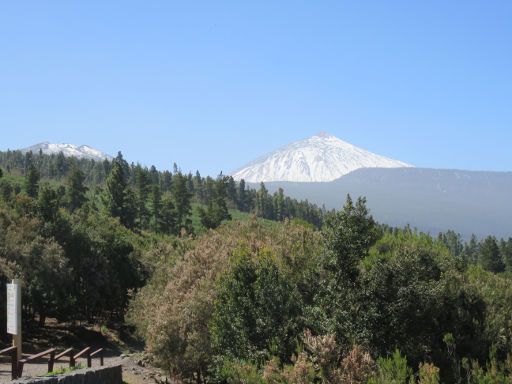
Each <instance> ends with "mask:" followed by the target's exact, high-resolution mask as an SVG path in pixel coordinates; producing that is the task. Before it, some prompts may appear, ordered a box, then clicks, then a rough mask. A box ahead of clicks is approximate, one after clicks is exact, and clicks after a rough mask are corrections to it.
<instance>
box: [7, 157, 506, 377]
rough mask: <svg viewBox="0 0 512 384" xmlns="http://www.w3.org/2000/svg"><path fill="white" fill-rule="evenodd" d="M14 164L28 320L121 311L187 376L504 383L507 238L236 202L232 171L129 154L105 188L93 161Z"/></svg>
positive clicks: (163, 361)
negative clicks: (147, 161) (204, 173)
mask: <svg viewBox="0 0 512 384" xmlns="http://www.w3.org/2000/svg"><path fill="white" fill-rule="evenodd" d="M17 156H18V154H12V153H11V154H9V155H5V156H4V157H2V161H3V164H4V166H5V164H6V163H9V162H8V161H7V160H9V161H10V163H9V164H11V165H10V166H9V169H8V170H9V172H5V173H3V172H2V174H1V176H0V279H1V280H2V284H1V285H0V291H1V292H0V294H3V295H5V291H4V289H5V284H4V283H5V282H7V281H8V280H10V279H11V278H14V277H17V278H20V279H21V280H22V283H23V284H24V292H25V296H24V313H25V319H31V318H35V317H36V315H37V318H38V319H39V321H40V325H41V326H43V325H44V320H45V318H46V317H49V316H51V317H56V318H57V319H59V320H79V321H88V322H99V323H102V322H105V321H108V320H111V319H116V320H118V321H119V320H121V321H122V320H123V319H124V318H125V315H126V314H127V315H128V316H127V319H128V320H129V322H130V323H131V324H133V325H134V326H135V328H136V329H137V332H138V334H139V335H140V336H141V337H142V338H143V340H144V341H145V343H146V346H147V349H148V351H149V352H151V354H152V355H153V357H154V359H155V362H156V363H158V364H159V365H160V366H162V367H164V368H165V369H166V370H168V371H169V372H171V373H173V374H174V375H175V376H178V377H181V378H182V379H183V380H184V381H195V382H212V383H213V382H219V383H317V382H325V383H407V382H421V383H437V382H443V383H461V382H467V383H509V382H512V378H511V370H512V358H511V353H512V351H511V349H512V323H511V321H512V320H511V319H512V313H511V312H512V309H511V307H510V303H511V302H512V301H511V299H512V287H511V284H510V283H511V277H510V273H511V271H512V239H509V240H497V239H495V238H493V237H488V238H486V239H483V240H482V241H479V240H477V239H476V238H474V237H473V238H472V239H470V241H468V242H467V243H464V242H463V241H462V240H461V238H460V236H458V235H457V234H455V233H453V232H447V233H444V234H440V235H439V236H438V237H437V238H435V239H434V238H432V237H431V236H429V235H426V234H422V233H417V232H416V231H414V230H411V229H410V228H405V229H391V228H387V227H384V226H379V225H377V224H376V223H375V222H374V221H373V219H372V218H371V216H370V215H369V212H368V211H367V209H366V206H365V202H364V200H362V199H359V200H358V201H356V202H353V201H352V200H350V199H348V200H347V202H346V204H345V207H344V208H343V209H342V210H341V211H340V212H337V213H335V214H334V213H328V212H325V211H322V210H318V209H317V208H315V207H313V206H311V205H309V204H308V203H307V202H294V201H293V200H291V199H289V200H287V198H284V199H281V196H280V194H279V193H278V194H276V195H274V196H272V197H270V196H268V195H265V194H264V192H262V191H261V189H262V188H264V186H262V188H260V191H258V192H255V191H254V192H248V193H247V195H244V194H240V193H241V192H240V191H241V190H242V189H243V188H242V187H241V186H240V185H235V189H234V190H235V191H237V192H236V198H235V197H233V198H230V197H229V193H228V192H227V191H228V190H231V191H232V190H233V188H232V187H230V184H231V181H230V180H229V179H226V178H223V177H219V178H218V179H217V180H213V179H211V180H210V181H208V180H206V179H201V178H198V179H194V178H192V181H191V182H190V180H191V178H190V177H188V176H185V175H183V174H181V172H179V170H177V169H176V170H175V172H174V173H172V174H171V173H169V175H170V179H169V178H167V179H166V177H167V176H166V175H167V174H166V173H165V172H164V173H158V172H156V173H155V172H152V170H147V169H146V170H144V169H143V168H142V167H138V166H133V165H132V166H128V164H126V162H124V160H123V159H122V157H121V156H119V157H118V158H117V159H116V160H114V161H113V162H112V163H111V164H110V163H109V164H107V163H104V164H102V165H101V166H102V167H103V169H104V171H105V170H108V172H107V173H106V174H105V179H104V184H101V183H100V182H98V184H95V183H94V182H92V181H91V180H89V184H88V182H87V181H86V180H87V178H88V177H89V178H91V177H92V176H91V175H96V173H95V172H96V171H94V172H92V173H89V174H88V176H86V174H85V173H84V171H83V169H84V168H86V167H87V166H91V167H92V168H91V169H96V170H98V169H99V168H98V167H99V166H98V165H97V164H95V163H94V162H77V163H75V162H74V160H70V159H64V160H63V159H62V158H61V157H59V156H48V157H45V156H44V155H37V156H35V160H34V158H32V159H31V157H30V156H28V157H25V158H24V159H23V162H24V163H23V162H22V163H23V164H25V168H23V169H21V168H16V167H15V166H13V164H14V165H16V164H17V163H16V161H15V160H16V159H17ZM6 159H7V160H6ZM62 161H63V162H62ZM64 166H65V167H64ZM59 167H60V168H59ZM62 167H64V168H62ZM100 168H101V167H100ZM42 171H44V172H47V174H46V175H45V176H44V177H41V172H42ZM52 172H53V173H52ZM141 172H142V173H141ZM97 174H101V172H99V171H98V173H97ZM142 174H143V175H145V176H141V175H142ZM137 175H138V176H137ZM147 177H148V178H147ZM141 180H142V181H141ZM143 180H146V181H147V180H149V181H147V182H144V181H143ZM165 180H167V181H169V180H170V184H169V185H167V186H166V187H165V188H163V187H162V186H163V185H165V183H166V181H165ZM194 180H201V183H202V184H201V185H203V189H198V187H197V186H198V185H199V184H198V183H196V184H194ZM208 183H209V185H210V187H205V185H208ZM243 190H245V189H243ZM199 191H202V192H199ZM204 191H210V192H208V193H207V194H206V195H208V196H209V197H208V198H207V199H205V200H201V199H202V197H201V194H202V193H204ZM206 195H204V196H206ZM240 196H253V198H251V199H249V200H247V201H252V203H250V204H249V206H250V209H249V211H251V212H253V213H255V214H256V215H258V216H260V217H263V218H264V217H267V218H272V219H275V220H277V221H275V222H273V221H265V220H261V219H257V218H256V217H253V218H252V219H248V216H247V213H243V212H244V210H240V209H238V210H235V209H236V208H237V207H238V208H239V206H237V204H240V202H241V201H244V199H240ZM283 196H284V195H283ZM286 201H287V203H283V202H286ZM265 207H266V208H265ZM293 207H295V208H293ZM298 207H302V208H300V209H299V208H298ZM244 209H245V208H244ZM265 209H267V211H265ZM293 209H298V210H297V211H296V212H302V213H301V214H297V215H294V214H293ZM245 212H247V209H245ZM265 212H267V213H265ZM276 212H280V213H279V214H277V213H276ZM315 212H316V213H315ZM270 213H272V215H270ZM317 213H318V215H319V216H317ZM232 214H233V216H236V217H237V218H243V219H244V221H243V222H240V221H229V217H228V216H231V215H232ZM287 217H289V218H294V219H292V220H291V221H290V220H288V219H286V218H287ZM297 217H298V218H300V219H302V220H297V219H296V218H297ZM318 218H321V220H320V221H318V220H317V219H318ZM222 223H224V224H222ZM320 226H321V227H322V229H321V230H318V228H319V227H320ZM209 228H217V229H215V230H207V229H209ZM2 292H3V293H2ZM2 305H5V303H3V302H2ZM127 311H128V312H127ZM4 314H5V308H4V309H1V308H0V320H1V321H2V322H5V317H4Z"/></svg>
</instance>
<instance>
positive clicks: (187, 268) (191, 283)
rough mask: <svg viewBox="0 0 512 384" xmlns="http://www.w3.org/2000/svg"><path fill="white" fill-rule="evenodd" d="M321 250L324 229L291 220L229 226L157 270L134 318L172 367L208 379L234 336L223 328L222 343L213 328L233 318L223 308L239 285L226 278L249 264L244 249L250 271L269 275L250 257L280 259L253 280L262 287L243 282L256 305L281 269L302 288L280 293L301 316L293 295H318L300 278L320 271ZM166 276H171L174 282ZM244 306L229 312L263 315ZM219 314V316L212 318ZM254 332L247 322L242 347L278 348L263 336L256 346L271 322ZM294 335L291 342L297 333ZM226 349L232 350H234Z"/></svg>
mask: <svg viewBox="0 0 512 384" xmlns="http://www.w3.org/2000/svg"><path fill="white" fill-rule="evenodd" d="M319 248H320V237H319V235H318V233H315V232H314V231H312V230H311V229H308V228H305V227H304V226H300V225H293V224H291V223H285V224H282V225H277V224H268V223H263V222H260V221H256V220H254V221H247V222H243V223H240V222H239V223H228V224H225V225H223V226H221V227H220V228H219V229H218V230H216V231H210V232H208V233H207V234H205V235H204V236H202V237H201V238H199V239H198V240H197V243H196V244H195V247H194V248H193V249H191V250H189V251H187V252H186V253H185V254H184V255H182V256H180V257H179V259H178V260H177V261H176V263H175V264H171V265H168V266H167V267H166V268H165V267H162V268H165V270H164V271H163V272H162V273H157V274H156V275H155V277H154V278H153V279H152V280H151V281H150V282H149V284H148V285H147V286H146V287H144V288H143V289H142V290H141V291H140V293H139V294H138V295H137V297H136V299H135V301H134V302H133V304H132V308H131V311H130V318H131V321H132V322H133V323H134V324H135V325H137V328H138V330H139V333H140V334H141V335H142V336H143V337H144V338H145V340H146V344H147V347H148V350H149V351H151V352H153V353H154V355H155V357H156V359H157V360H158V361H159V362H160V364H162V365H163V366H164V367H166V368H167V369H168V370H169V371H171V372H176V373H179V374H181V375H183V376H184V377H192V376H194V375H195V376H196V377H199V378H201V377H205V375H206V374H207V372H208V370H209V369H210V368H211V365H212V363H213V362H214V360H215V359H214V356H219V353H223V351H222V350H219V349H217V348H216V346H217V347H220V346H221V345H224V343H225V342H226V341H225V337H226V336H227V334H225V333H224V332H228V330H226V329H218V332H217V333H216V334H215V337H216V338H217V341H216V344H215V345H214V343H212V333H211V331H210V328H209V326H210V325H212V324H215V323H216V324H217V326H220V325H221V324H222V322H223V321H224V320H227V319H223V318H222V317H221V314H222V311H227V310H228V309H229V310H231V309H233V310H234V309H235V308H227V307H226V308H223V305H226V306H229V305H231V303H232V302H231V301H230V300H232V299H233V300H234V299H235V298H234V297H233V296H232V294H233V293H235V292H236V289H235V287H232V286H230V284H231V283H233V284H237V283H238V282H237V280H236V279H229V277H226V278H225V279H224V280H222V278H221V276H223V275H225V274H226V273H228V274H231V276H232V277H233V276H238V275H237V268H238V269H239V268H240V267H243V264H242V265H241V264H240V258H241V256H240V254H241V253H243V254H245V256H243V258H244V259H245V260H246V262H247V264H248V265H249V270H250V272H251V273H252V272H255V271H256V274H257V273H258V271H259V272H262V268H261V267H258V266H257V265H256V264H253V263H252V262H248V258H249V257H250V258H251V259H252V258H254V259H258V258H263V259H266V258H270V259H271V260H272V261H271V262H270V261H269V259H267V261H265V264H266V266H265V268H264V269H265V271H266V272H264V273H262V274H261V276H260V279H255V280H253V281H252V283H254V284H251V283H247V284H245V285H243V290H244V292H243V298H244V299H247V298H250V299H254V300H255V301H254V303H255V304H256V301H257V300H256V298H254V297H252V298H251V297H250V296H251V294H252V293H254V292H255V290H256V291H258V294H260V295H261V294H263V293H265V289H271V288H272V286H271V284H270V283H269V281H268V280H266V279H267V278H269V277H271V275H272V274H274V276H275V275H276V274H278V275H279V276H280V278H281V277H282V278H281V281H282V282H283V283H284V284H287V285H289V286H295V287H296V289H297V292H298V293H294V294H292V293H289V292H286V293H285V292H282V291H280V292H281V293H284V294H285V296H286V297H287V298H288V299H285V300H282V301H281V304H283V303H284V305H286V306H288V308H289V309H290V310H291V311H292V313H295V311H296V310H298V309H295V308H293V307H294V306H295V304H293V305H291V302H292V300H291V297H293V295H297V294H300V295H301V296H302V297H303V298H304V301H307V300H309V298H310V297H311V296H312V292H310V291H309V287H310V284H304V286H301V284H300V282H303V281H306V280H308V278H309V272H310V271H311V270H312V269H314V266H315V263H316V261H317V259H318V254H319ZM262 255H266V256H265V257H262ZM237 261H238V263H237ZM232 268H234V269H232ZM267 272H268V273H269V274H268V275H267ZM263 275H265V277H263ZM161 276H166V279H162V278H161ZM227 276H229V275H227ZM284 277H286V282H285V280H284ZM231 288H233V290H232V289H231ZM240 288H242V287H240ZM260 288H261V290H260ZM276 289H277V290H278V288H276ZM219 291H223V295H222V297H221V298H219V296H218V292H219ZM278 292H279V291H278ZM241 299H242V298H241ZM264 299H265V298H263V297H261V296H260V297H259V299H258V300H263V301H262V302H261V303H262V304H263V303H266V304H268V303H269V302H268V301H264ZM244 308H245V309H247V308H248V305H246V306H245V307H243V308H239V309H238V310H237V312H235V313H233V314H229V315H228V314H226V316H234V317H236V318H237V320H240V321H252V320H258V321H259V320H261V319H260V318H259V317H258V319H255V318H254V316H253V315H251V314H249V313H244ZM256 309H258V308H256ZM259 310H262V311H265V312H260V313H259V315H263V314H266V318H267V320H269V319H272V318H273V320H276V315H275V313H274V315H273V314H272V310H271V309H270V308H266V309H265V308H259ZM214 314H215V316H216V318H215V320H213V323H212V316H213V315H214ZM272 316H273V317H272ZM282 325H283V324H282ZM283 326H284V327H286V325H283ZM248 331H249V332H250V333H249V334H243V327H240V328H238V331H236V330H235V332H239V333H242V334H243V336H244V337H245V340H244V341H241V344H239V345H238V346H237V348H242V349H244V350H246V351H247V350H250V351H251V353H252V352H254V353H257V352H259V353H263V352H264V351H265V350H267V351H268V350H269V349H270V347H271V344H272V340H268V339H265V338H262V339H261V340H257V341H256V343H257V348H256V349H257V350H255V348H254V347H255V346H256V345H255V344H252V343H253V342H255V339H254V338H255V337H256V338H257V337H258V336H260V337H266V336H268V335H270V336H272V332H271V330H270V329H269V327H268V325H263V324H262V325H261V328H260V331H261V332H262V333H261V334H260V333H258V332H260V331H258V330H252V329H251V330H249V329H248ZM265 332H267V333H265ZM287 339H289V340H291V339H292V336H291V335H290V337H289V338H287ZM231 352H233V351H231ZM226 353H227V354H230V351H226ZM231 354H232V353H231ZM221 357H222V356H221Z"/></svg>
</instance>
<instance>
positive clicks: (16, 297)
mask: <svg viewBox="0 0 512 384" xmlns="http://www.w3.org/2000/svg"><path fill="white" fill-rule="evenodd" d="M20 319H21V291H20V286H19V284H7V333H10V334H11V335H17V334H19V329H20V326H21V324H20Z"/></svg>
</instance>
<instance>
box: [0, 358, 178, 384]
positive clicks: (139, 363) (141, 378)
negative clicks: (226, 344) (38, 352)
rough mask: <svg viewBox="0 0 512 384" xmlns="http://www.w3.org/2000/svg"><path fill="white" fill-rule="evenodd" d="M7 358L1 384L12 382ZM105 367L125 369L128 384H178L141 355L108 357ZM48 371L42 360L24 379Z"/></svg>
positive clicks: (66, 363)
mask: <svg viewBox="0 0 512 384" xmlns="http://www.w3.org/2000/svg"><path fill="white" fill-rule="evenodd" d="M7 360H8V359H7V358H3V357H2V358H1V360H0V383H8V382H10V381H11V365H10V363H9V362H8V361H7ZM104 363H105V365H118V364H120V365H121V366H122V367H123V381H124V382H126V383H128V384H143V383H150V384H178V382H176V381H174V380H171V379H170V378H168V377H166V376H165V374H164V373H163V372H162V371H161V370H160V369H158V368H154V367H152V366H151V365H149V364H148V363H146V362H144V361H143V360H142V359H141V358H140V354H133V355H120V356H106V357H105V361H104ZM78 364H81V365H82V366H84V367H85V366H86V365H87V363H86V361H80V360H79V361H78V362H77V365H78ZM99 365H100V362H99V359H93V361H92V366H93V367H97V366H99ZM68 367H69V360H68V361H59V362H56V363H55V366H54V370H58V369H60V368H62V369H64V368H68ZM47 370H48V364H47V360H44V359H41V360H38V361H35V362H34V363H30V364H27V365H26V366H25V367H24V368H23V378H28V377H36V376H44V375H46V373H47Z"/></svg>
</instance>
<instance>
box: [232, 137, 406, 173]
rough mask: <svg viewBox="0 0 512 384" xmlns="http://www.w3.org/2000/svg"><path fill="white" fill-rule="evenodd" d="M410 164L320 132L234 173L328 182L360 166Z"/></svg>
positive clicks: (401, 166)
mask: <svg viewBox="0 0 512 384" xmlns="http://www.w3.org/2000/svg"><path fill="white" fill-rule="evenodd" d="M403 167H411V165H409V164H406V163H403V162H401V161H397V160H393V159H389V158H387V157H383V156H379V155H376V154H374V153H371V152H369V151H366V150H364V149H361V148H358V147H356V146H354V145H352V144H349V143H347V142H345V141H343V140H340V139H338V138H337V137H335V136H332V135H329V134H328V133H325V132H321V133H319V134H318V135H316V136H313V137H310V138H309V139H305V140H300V141H296V142H294V143H292V144H289V145H287V146H285V147H282V148H280V149H278V150H277V151H275V152H272V153H270V154H268V155H266V156H263V157H261V158H259V159H256V160H255V161H253V162H251V163H249V164H247V165H246V166H244V167H243V168H240V169H238V170H236V171H234V172H233V174H232V176H233V178H234V179H235V180H240V179H244V180H245V181H247V182H251V183H258V182H261V181H263V182H271V181H294V182H329V181H333V180H336V179H339V178H340V177H342V176H344V175H346V174H348V173H350V172H352V171H355V170H356V169H360V168H403Z"/></svg>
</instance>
